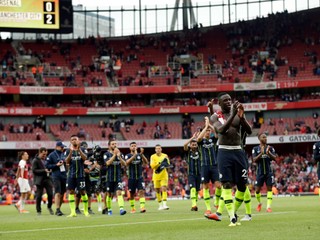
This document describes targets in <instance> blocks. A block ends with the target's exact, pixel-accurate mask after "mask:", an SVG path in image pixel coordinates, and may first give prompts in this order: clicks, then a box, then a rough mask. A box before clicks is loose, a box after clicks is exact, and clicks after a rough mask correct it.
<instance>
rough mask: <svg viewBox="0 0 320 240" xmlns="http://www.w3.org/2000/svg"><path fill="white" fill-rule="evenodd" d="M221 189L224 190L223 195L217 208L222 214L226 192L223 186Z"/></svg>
mask: <svg viewBox="0 0 320 240" xmlns="http://www.w3.org/2000/svg"><path fill="white" fill-rule="evenodd" d="M221 191H222V192H221V197H220V199H219V207H218V209H217V213H219V214H220V215H221V214H222V212H223V209H224V196H223V194H224V192H223V188H221Z"/></svg>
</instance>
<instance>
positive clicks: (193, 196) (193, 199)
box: [190, 188, 197, 207]
mask: <svg viewBox="0 0 320 240" xmlns="http://www.w3.org/2000/svg"><path fill="white" fill-rule="evenodd" d="M196 194H197V191H196V188H191V190H190V197H191V207H193V206H197V197H196Z"/></svg>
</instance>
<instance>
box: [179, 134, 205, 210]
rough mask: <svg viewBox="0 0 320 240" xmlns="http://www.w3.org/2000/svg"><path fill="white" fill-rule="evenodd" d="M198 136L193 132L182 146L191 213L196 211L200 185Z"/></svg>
mask: <svg viewBox="0 0 320 240" xmlns="http://www.w3.org/2000/svg"><path fill="white" fill-rule="evenodd" d="M198 134H199V132H195V133H194V134H193V136H192V137H191V138H190V139H189V140H188V141H186V142H185V144H184V145H183V150H184V151H185V153H186V162H187V163H188V184H189V186H190V199H191V211H198V206H197V201H198V192H199V191H200V185H201V161H200V155H201V154H200V152H199V150H198V143H197V139H196V138H197V135H198Z"/></svg>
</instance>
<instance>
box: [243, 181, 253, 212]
mask: <svg viewBox="0 0 320 240" xmlns="http://www.w3.org/2000/svg"><path fill="white" fill-rule="evenodd" d="M243 200H244V206H245V208H246V214H248V215H251V193H250V190H249V188H248V187H247V188H246V191H245V192H244V199H243Z"/></svg>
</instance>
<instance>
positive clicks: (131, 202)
mask: <svg viewBox="0 0 320 240" xmlns="http://www.w3.org/2000/svg"><path fill="white" fill-rule="evenodd" d="M129 202H130V207H131V209H132V210H133V209H134V199H130V200H129Z"/></svg>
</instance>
